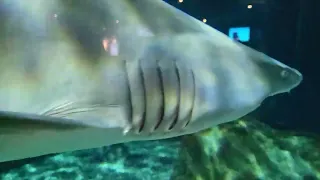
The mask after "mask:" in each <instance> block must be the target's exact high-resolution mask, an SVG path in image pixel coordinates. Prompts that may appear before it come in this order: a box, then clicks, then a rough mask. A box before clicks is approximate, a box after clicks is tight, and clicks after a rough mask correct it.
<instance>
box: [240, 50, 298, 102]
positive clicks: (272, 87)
mask: <svg viewBox="0 0 320 180" xmlns="http://www.w3.org/2000/svg"><path fill="white" fill-rule="evenodd" d="M246 49H248V50H247V52H249V56H250V59H251V60H252V62H253V63H254V64H255V65H256V67H258V69H259V71H260V72H261V79H262V80H263V81H264V82H266V84H267V86H268V88H269V93H270V96H273V95H276V94H280V93H286V92H290V91H291V90H292V89H294V88H295V87H297V86H298V85H299V84H300V83H301V82H302V80H303V76H302V74H301V73H300V72H299V71H298V70H297V69H294V68H292V67H289V66H288V65H286V64H283V63H281V62H280V61H278V60H275V59H274V58H271V57H269V56H267V55H265V54H263V53H260V52H258V51H254V50H252V49H250V50H249V48H248V47H247V48H246Z"/></svg>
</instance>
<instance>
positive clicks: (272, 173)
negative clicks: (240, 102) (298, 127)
mask: <svg viewBox="0 0 320 180" xmlns="http://www.w3.org/2000/svg"><path fill="white" fill-rule="evenodd" d="M319 140H320V138H319V137H316V136H314V137H312V136H305V135H299V134H297V133H293V132H284V131H278V130H275V129H272V128H270V127H269V126H267V125H265V124H262V123H260V122H258V121H254V120H249V121H244V120H239V121H236V122H232V123H227V124H222V125H220V126H218V127H215V128H212V129H209V130H206V131H203V132H201V133H198V134H193V135H188V136H184V137H183V138H182V143H181V147H182V148H181V150H180V153H179V155H180V157H179V159H180V160H179V161H178V163H177V164H176V167H175V170H174V173H173V175H172V177H171V180H180V179H181V180H214V179H219V180H220V179H221V180H222V179H223V180H229V179H230V180H231V179H232V180H235V179H239V180H242V179H245V180H251V179H252V180H258V179H263V180H269V179H270V180H275V179H290V180H295V179H297V180H298V179H299V180H301V179H320V141H319Z"/></svg>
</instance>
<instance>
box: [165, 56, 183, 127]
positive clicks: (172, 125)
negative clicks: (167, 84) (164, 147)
mask: <svg viewBox="0 0 320 180" xmlns="http://www.w3.org/2000/svg"><path fill="white" fill-rule="evenodd" d="M174 69H175V74H176V76H177V84H178V95H177V96H178V100H177V105H176V107H175V110H174V116H175V117H174V119H173V121H172V123H171V125H170V126H169V129H168V130H169V131H170V130H172V129H173V128H174V126H175V125H176V124H177V122H178V119H179V111H180V99H181V97H180V96H181V80H180V74H179V68H178V66H177V63H176V62H175V63H174Z"/></svg>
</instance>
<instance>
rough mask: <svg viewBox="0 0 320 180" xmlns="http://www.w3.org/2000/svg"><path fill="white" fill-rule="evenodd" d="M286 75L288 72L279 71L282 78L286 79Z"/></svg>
mask: <svg viewBox="0 0 320 180" xmlns="http://www.w3.org/2000/svg"><path fill="white" fill-rule="evenodd" d="M288 75H289V72H288V70H286V69H284V70H282V71H281V77H282V78H286V77H288Z"/></svg>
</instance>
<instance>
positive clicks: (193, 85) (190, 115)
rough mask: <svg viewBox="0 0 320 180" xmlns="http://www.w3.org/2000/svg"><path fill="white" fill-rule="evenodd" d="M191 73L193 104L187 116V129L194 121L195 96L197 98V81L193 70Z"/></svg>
mask: <svg viewBox="0 0 320 180" xmlns="http://www.w3.org/2000/svg"><path fill="white" fill-rule="evenodd" d="M190 72H191V78H192V96H191V97H192V104H191V108H190V111H189V114H188V116H187V119H188V121H187V123H186V124H185V125H184V128H185V127H187V126H188V125H189V123H190V122H191V119H192V113H193V109H194V103H195V99H196V98H195V96H196V81H195V77H194V72H193V70H192V69H190Z"/></svg>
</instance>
